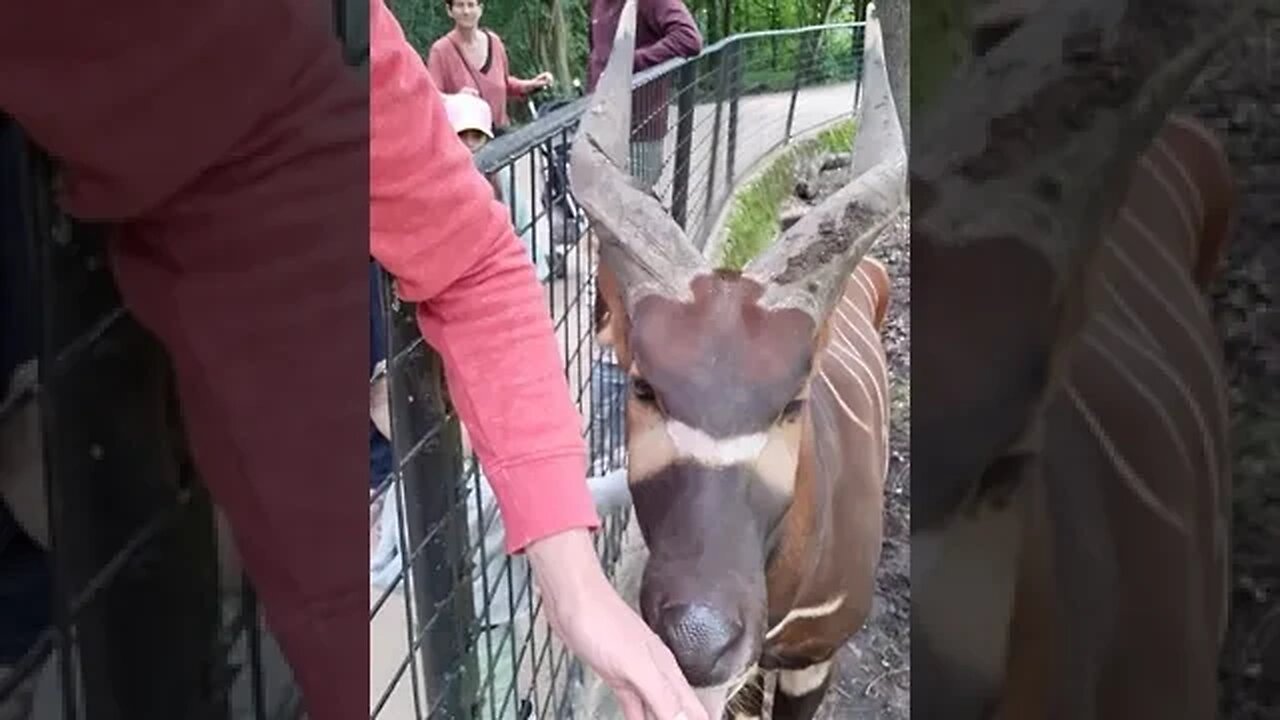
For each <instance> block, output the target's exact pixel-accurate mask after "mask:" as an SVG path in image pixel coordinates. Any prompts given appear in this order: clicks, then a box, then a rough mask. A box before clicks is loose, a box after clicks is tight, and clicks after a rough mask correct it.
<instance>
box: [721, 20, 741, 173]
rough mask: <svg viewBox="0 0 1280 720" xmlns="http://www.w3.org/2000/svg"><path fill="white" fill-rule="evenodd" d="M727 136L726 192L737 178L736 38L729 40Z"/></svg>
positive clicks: (738, 86)
mask: <svg viewBox="0 0 1280 720" xmlns="http://www.w3.org/2000/svg"><path fill="white" fill-rule="evenodd" d="M726 50H728V51H729V68H730V69H729V137H728V139H727V140H726V142H725V152H726V157H725V161H724V167H725V170H724V182H725V186H726V192H730V193H731V192H733V181H734V180H735V179H736V178H737V172H735V170H736V168H735V167H734V165H735V164H736V161H737V157H738V101H739V100H740V99H741V98H742V47H741V43H740V42H739V41H738V40H732V41H730V42H729V47H728V48H726Z"/></svg>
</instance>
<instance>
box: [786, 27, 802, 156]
mask: <svg viewBox="0 0 1280 720" xmlns="http://www.w3.org/2000/svg"><path fill="white" fill-rule="evenodd" d="M802 45H803V43H801V42H800V38H799V37H798V36H797V37H796V72H795V79H794V80H792V82H791V100H790V101H789V102H788V103H787V127H786V130H785V131H784V134H783V136H782V143H783V144H784V145H788V144H790V143H791V129H792V126H793V125H795V121H796V98H797V97H799V95H800V81H801V74H802V73H803V72H804V65H803V60H802V59H801V56H802V55H803V54H804V53H803V52H802V50H801V47H802Z"/></svg>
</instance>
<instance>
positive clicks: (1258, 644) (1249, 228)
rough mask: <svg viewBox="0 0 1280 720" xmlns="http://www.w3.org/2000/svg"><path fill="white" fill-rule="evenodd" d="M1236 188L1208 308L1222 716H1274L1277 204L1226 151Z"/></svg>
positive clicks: (1279, 468)
mask: <svg viewBox="0 0 1280 720" xmlns="http://www.w3.org/2000/svg"><path fill="white" fill-rule="evenodd" d="M1232 160H1233V164H1234V165H1235V167H1236V169H1237V172H1238V173H1239V178H1240V182H1241V185H1242V190H1243V193H1242V195H1243V202H1242V203H1241V207H1240V215H1239V218H1238V224H1237V226H1236V232H1235V233H1234V234H1233V236H1232V238H1231V246H1230V249H1229V252H1228V256H1227V262H1226V267H1225V268H1224V271H1223V274H1222V276H1221V277H1220V279H1219V281H1218V282H1217V285H1216V288H1215V292H1214V295H1213V306H1214V311H1215V316H1216V319H1217V323H1218V328H1219V331H1220V333H1221V335H1222V338H1223V341H1224V347H1225V350H1226V360H1227V371H1228V378H1229V381H1230V400H1231V413H1232V427H1231V433H1232V438H1231V439H1232V445H1233V448H1232V449H1233V452H1232V465H1233V481H1234V484H1235V486H1234V491H1235V492H1234V495H1235V506H1234V511H1235V513H1234V518H1233V523H1234V526H1233V527H1232V566H1233V571H1234V585H1233V587H1232V595H1231V624H1230V628H1229V630H1228V633H1227V638H1226V642H1225V644H1224V650H1223V653H1222V658H1221V664H1220V668H1219V679H1220V687H1221V690H1222V693H1221V697H1222V718H1223V719H1224V720H1275V719H1276V718H1280V314H1277V312H1276V310H1275V300H1276V290H1275V287H1276V279H1277V278H1278V277H1280V249H1277V247H1276V244H1275V242H1274V239H1275V237H1276V231H1277V230H1278V229H1280V207H1277V204H1276V202H1275V197H1274V195H1271V196H1270V197H1267V196H1266V193H1264V192H1262V191H1261V189H1262V186H1261V182H1260V178H1261V177H1262V170H1261V169H1260V168H1257V167H1255V166H1254V165H1253V164H1252V163H1251V162H1250V158H1241V157H1233V158H1232Z"/></svg>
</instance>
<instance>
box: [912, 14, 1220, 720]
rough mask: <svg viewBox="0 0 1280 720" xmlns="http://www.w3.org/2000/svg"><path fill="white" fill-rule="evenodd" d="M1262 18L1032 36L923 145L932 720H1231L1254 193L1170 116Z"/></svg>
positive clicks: (990, 35)
mask: <svg viewBox="0 0 1280 720" xmlns="http://www.w3.org/2000/svg"><path fill="white" fill-rule="evenodd" d="M1003 4H1005V5H1008V3H1003ZM1013 4H1021V5H1024V6H1025V5H1028V4H1031V5H1034V4H1036V3H1017V2H1016V0H1015V3H1013ZM1082 5H1088V6H1090V7H1087V8H1084V9H1082V8H1081V6H1082ZM1006 10H1007V8H1006ZM1236 12H1238V11H1236V10H1234V9H1231V8H1229V7H1228V5H1227V4H1224V3H1218V2H1213V1H1209V0H1205V1H1198V0H1179V1H1176V2H1169V3H1161V4H1158V5H1157V4H1154V3H1145V2H1138V1H1136V0H1135V1H1133V2H1129V3H1127V7H1126V6H1125V4H1119V6H1117V5H1116V4H1112V3H1104V2H1098V3H1092V2H1087V3H1066V4H1062V3H1055V4H1046V5H1045V6H1044V7H1043V8H1041V9H1039V12H1037V13H1035V14H1029V13H1024V14H1015V15H1014V16H1010V15H1008V14H1006V15H1004V16H1003V17H1002V18H1001V19H1000V20H999V22H994V21H993V22H991V23H988V24H987V25H986V26H985V27H980V32H979V33H977V36H978V37H979V38H980V39H979V40H978V42H976V43H975V51H976V52H977V53H978V54H979V55H980V57H978V58H977V59H976V60H975V62H974V64H973V65H972V66H971V67H970V68H969V69H968V70H967V71H966V72H963V73H961V74H960V75H959V76H958V78H957V79H956V82H955V85H954V87H952V88H950V89H948V90H947V91H946V92H947V94H944V95H943V96H942V97H940V98H939V99H938V100H937V105H936V106H935V107H936V108H937V110H936V112H937V113H938V114H936V115H935V114H933V113H931V116H932V123H933V127H932V128H931V131H926V132H924V133H920V134H919V135H917V137H916V147H917V148H918V149H919V150H920V152H919V154H918V155H913V158H912V168H911V180H912V181H911V192H912V204H913V212H914V221H915V222H914V226H913V237H912V245H913V253H912V287H913V288H914V292H913V298H912V299H913V305H914V307H913V322H914V326H915V329H916V331H917V332H916V334H915V335H914V338H913V345H914V348H915V353H914V356H913V366H914V368H913V386H914V387H913V391H914V395H915V397H916V398H918V399H919V401H918V402H917V403H916V404H915V405H914V406H913V408H912V420H913V425H914V428H913V430H914V433H913V438H912V440H913V442H912V454H913V458H912V462H913V478H912V480H913V482H912V494H913V505H912V515H913V527H912V541H911V546H912V555H913V558H912V560H913V577H912V650H913V652H912V671H913V672H912V674H913V677H912V697H913V703H912V705H913V707H912V711H913V717H922V718H947V719H949V720H950V719H951V718H955V719H957V720H970V719H976V718H991V717H996V718H1005V719H1008V720H1017V719H1019V718H1047V719H1049V720H1057V719H1059V718H1061V719H1064V720H1065V719H1068V718H1070V719H1071V720H1077V719H1081V720H1095V719H1097V720H1120V719H1122V718H1124V719H1128V718H1161V719H1162V720H1165V719H1168V720H1203V719H1204V718H1211V717H1216V716H1217V708H1216V704H1217V703H1216V681H1217V678H1216V665H1217V657H1218V650H1219V644H1220V642H1221V640H1222V637H1223V633H1224V631H1225V628H1226V613H1227V607H1228V604H1227V600H1228V598H1227V589H1228V577H1227V573H1228V568H1229V563H1228V557H1227V550H1228V548H1227V543H1228V536H1229V518H1230V504H1229V491H1230V465H1229V458H1228V446H1227V411H1226V395H1225V389H1224V384H1225V383H1224V377H1223V372H1222V357H1221V352H1220V349H1219V347H1218V341H1217V335H1216V333H1215V330H1214V327H1213V324H1212V322H1211V320H1210V316H1209V313H1208V310H1207V307H1206V299H1205V296H1204V289H1205V285H1206V284H1207V283H1208V282H1209V281H1210V278H1211V277H1212V275H1213V272H1214V270H1215V268H1216V266H1217V264H1218V262H1219V258H1220V257H1221V255H1222V252H1223V247H1224V244H1225V242H1226V237H1227V234H1228V226H1229V222H1230V215H1231V212H1232V207H1233V191H1232V180H1231V175H1230V170H1229V167H1228V164H1227V162H1226V159H1225V157H1224V154H1223V151H1222V148H1221V147H1220V146H1219V144H1218V142H1217V141H1216V140H1215V139H1214V137H1213V136H1212V135H1211V134H1210V133H1209V132H1208V131H1207V130H1206V129H1205V128H1204V127H1203V126H1201V125H1200V124H1199V123H1197V122H1195V121H1193V120H1190V119H1188V118H1183V117H1176V116H1174V117H1170V116H1169V111H1170V109H1171V108H1172V107H1173V105H1174V104H1175V103H1176V102H1177V101H1178V99H1179V97H1180V96H1181V94H1182V92H1183V91H1184V89H1185V88H1186V87H1187V85H1188V84H1189V83H1190V82H1191V81H1192V79H1193V78H1194V77H1195V75H1196V73H1197V72H1198V70H1199V69H1200V68H1201V67H1203V66H1204V64H1205V63H1206V62H1207V60H1208V58H1209V56H1210V54H1211V52H1212V50H1213V49H1214V48H1215V47H1216V45H1217V44H1218V43H1219V42H1220V41H1221V40H1222V39H1223V38H1224V37H1225V36H1226V33H1227V32H1228V30H1229V28H1231V27H1232V26H1233V25H1234V21H1235V20H1237V19H1238V18H1239V15H1238V14H1236V15H1232V13H1236ZM997 87H999V90H996V88H997ZM978 98H982V99H983V101H982V102H979V101H978ZM944 123H945V125H946V129H945V130H944V129H942V128H941V127H940V125H942V124H944ZM1099 229H1101V232H1099Z"/></svg>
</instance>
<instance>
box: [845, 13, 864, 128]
mask: <svg viewBox="0 0 1280 720" xmlns="http://www.w3.org/2000/svg"><path fill="white" fill-rule="evenodd" d="M864 27H865V26H862V25H854V26H853V27H851V28H849V32H851V33H853V42H851V43H849V44H850V45H851V46H852V47H853V116H854V117H857V116H858V104H859V103H861V102H862V43H861V42H858V40H859V38H861V39H862V42H866V35H865V33H864V31H863V30H864Z"/></svg>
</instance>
